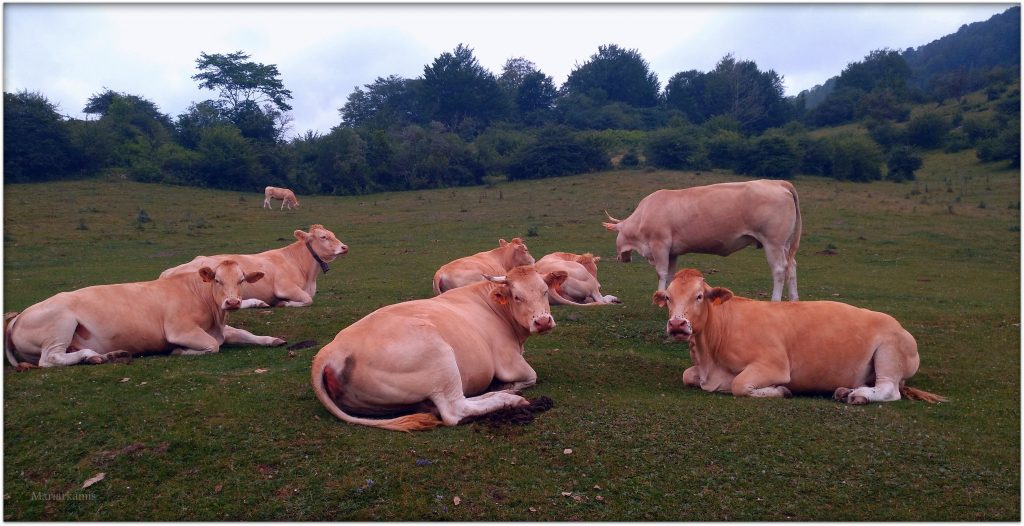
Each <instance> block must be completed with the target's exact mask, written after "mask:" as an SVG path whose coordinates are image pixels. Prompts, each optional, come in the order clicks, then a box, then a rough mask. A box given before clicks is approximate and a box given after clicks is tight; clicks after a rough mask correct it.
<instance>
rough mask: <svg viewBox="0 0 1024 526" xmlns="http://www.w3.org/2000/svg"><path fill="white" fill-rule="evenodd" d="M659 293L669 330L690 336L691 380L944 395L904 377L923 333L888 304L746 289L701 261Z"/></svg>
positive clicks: (884, 395)
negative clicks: (713, 275)
mask: <svg viewBox="0 0 1024 526" xmlns="http://www.w3.org/2000/svg"><path fill="white" fill-rule="evenodd" d="M653 299H654V303H655V304H656V305H658V306H660V307H667V308H668V314H669V319H668V323H667V324H666V327H665V331H666V333H668V335H669V336H671V337H672V338H674V339H676V340H685V341H687V342H688V343H689V345H690V359H691V360H692V361H693V367H690V368H689V369H687V370H686V371H685V372H684V373H683V383H684V384H685V385H687V386H690V387H700V388H701V389H703V390H705V391H721V392H727V393H729V392H731V393H732V394H733V395H735V396H753V397H789V396H791V395H792V393H800V392H803V393H822V392H824V393H832V394H833V397H834V398H835V399H836V400H839V401H842V402H845V403H848V404H866V403H868V402H891V401H894V400H899V399H900V395H903V396H906V397H907V398H910V399H914V400H925V401H928V402H943V401H945V400H946V399H945V398H943V397H941V396H939V395H936V394H933V393H928V392H926V391H921V390H919V389H914V388H913V387H908V386H907V385H906V383H905V381H906V379H907V378H910V377H911V376H913V375H914V373H916V372H917V368H918V365H919V364H920V356H918V354H917V342H916V341H915V340H914V337H913V336H912V335H911V334H910V333H909V332H907V331H906V329H904V328H903V327H902V326H901V325H900V323H899V322H898V321H896V320H895V319H893V317H892V316H889V315H888V314H883V313H880V312H874V311H870V310H867V309H860V308H857V307H853V306H850V305H847V304H845V303H838V302H834V301H802V302H786V303H774V302H764V301H755V300H751V299H747V298H741V297H739V296H734V295H733V293H732V291H730V290H729V289H726V288H721V287H711V286H710V285H708V284H707V283H705V282H704V277H703V276H702V275H701V273H700V272H699V271H697V270H694V269H684V270H681V271H679V272H678V273H676V275H675V278H674V279H673V280H672V283H671V285H669V287H668V289H667V290H659V291H657V292H655V293H654V298H653Z"/></svg>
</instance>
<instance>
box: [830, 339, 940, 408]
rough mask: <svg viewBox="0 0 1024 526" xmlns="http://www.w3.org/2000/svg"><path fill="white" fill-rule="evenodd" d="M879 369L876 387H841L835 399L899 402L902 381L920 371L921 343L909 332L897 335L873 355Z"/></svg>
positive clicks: (853, 401) (863, 402) (848, 401)
mask: <svg viewBox="0 0 1024 526" xmlns="http://www.w3.org/2000/svg"><path fill="white" fill-rule="evenodd" d="M871 362H872V364H871V365H872V368H873V369H874V370H875V385H874V387H868V386H866V385H865V386H860V387H856V388H853V389H849V388H846V387H840V388H838V389H836V391H835V393H834V394H833V396H832V397H833V398H835V399H836V400H839V401H840V402H844V403H847V404H854V405H860V404H866V403H869V402H895V401H896V400H899V399H900V383H901V382H902V381H903V379H904V378H906V377H908V376H911V375H913V374H914V373H915V372H917V367H918V365H919V364H920V358H918V357H917V343H916V342H914V340H913V337H912V336H910V335H909V334H906V335H905V336H904V335H899V336H896V337H895V338H894V339H892V340H890V341H887V342H884V343H882V344H881V345H879V346H878V348H877V349H875V354H874V355H873V356H872V358H871Z"/></svg>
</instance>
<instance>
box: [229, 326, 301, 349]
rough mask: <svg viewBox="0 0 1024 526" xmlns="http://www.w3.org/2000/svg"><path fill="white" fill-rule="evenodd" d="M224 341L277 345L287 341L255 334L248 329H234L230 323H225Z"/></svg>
mask: <svg viewBox="0 0 1024 526" xmlns="http://www.w3.org/2000/svg"><path fill="white" fill-rule="evenodd" d="M224 343H239V344H251V345H264V346H278V345H284V344H285V343H287V342H285V341H284V340H282V339H281V338H275V337H273V336H256V335H255V334H253V333H251V332H249V331H246V330H243V329H236V328H234V327H232V326H230V325H225V326H224Z"/></svg>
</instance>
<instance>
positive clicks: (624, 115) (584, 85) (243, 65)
mask: <svg viewBox="0 0 1024 526" xmlns="http://www.w3.org/2000/svg"><path fill="white" fill-rule="evenodd" d="M251 58H252V57H250V56H249V55H248V54H247V53H245V52H243V51H237V52H234V53H228V54H216V53H215V54H207V53H202V54H201V55H200V56H199V57H198V58H197V59H196V71H197V73H196V74H195V75H194V76H193V77H192V79H193V80H195V81H196V82H197V83H198V84H199V86H200V87H201V88H203V89H208V90H210V91H211V92H213V93H215V94H216V98H213V99H209V100H204V101H200V102H195V103H193V104H192V105H191V106H190V107H189V108H188V109H187V110H186V111H185V112H184V113H182V114H180V115H178V116H176V117H172V116H170V115H166V114H163V113H161V111H160V109H159V108H158V107H157V106H156V105H155V104H153V103H152V102H151V101H149V100H147V99H146V98H145V97H144V96H142V95H138V94H129V93H120V92H116V91H113V90H110V89H106V88H103V89H102V91H100V92H98V93H96V94H94V95H93V96H91V97H90V98H89V100H88V102H87V104H86V106H85V108H84V109H83V113H85V114H87V115H89V116H90V118H88V119H86V120H78V119H69V118H65V117H62V116H61V115H60V113H59V111H58V108H56V107H55V106H54V105H53V104H52V103H51V102H50V101H49V100H48V99H47V98H46V96H45V95H44V94H42V93H38V92H32V91H21V92H17V93H4V177H5V182H6V183H17V182H31V181H45V180H54V179H66V178H74V177H88V176H93V175H96V174H113V175H119V176H121V175H123V176H125V177H128V178H131V179H134V180H138V181H151V182H165V183H171V184H183V185H197V186H206V187H212V188H225V189H234V190H243V191H261V190H262V188H263V187H264V186H266V185H268V184H271V185H276V186H286V187H289V188H292V189H294V190H295V191H297V192H299V193H307V194H309V193H326V194H361V193H369V192H376V191H383V190H408V189H420V188H434V187H445V186H459V185H477V184H485V183H486V184H493V183H496V182H499V181H503V180H516V179H529V178H543V177H556V176H562V175H569V174H575V173H583V172H589V171H596V170H604V169H610V168H620V169H626V168H643V167H657V168H669V169H697V170H702V169H712V168H720V169H728V170H734V171H735V172H737V173H742V174H749V175H751V176H756V177H770V178H788V177H792V176H793V175H795V174H798V173H799V174H812V175H822V176H827V177H834V178H837V179H843V180H854V181H868V180H876V179H881V178H883V177H885V178H889V179H892V180H907V179H912V178H913V177H914V171H915V170H916V169H917V168H918V167H919V166H920V165H921V157H920V156H921V154H922V153H923V152H925V151H927V150H934V149H945V150H947V151H956V150H963V149H971V148H973V149H975V150H976V151H977V156H978V158H979V160H980V161H981V162H996V161H999V162H1004V163H1007V164H1008V165H1010V166H1019V165H1020V81H1019V79H1020V7H1013V8H1010V9H1008V10H1007V11H1005V12H1003V13H1001V14H999V15H996V16H994V17H992V18H991V19H989V20H988V21H985V22H978V23H974V24H970V25H965V26H963V27H961V28H960V30H959V31H957V32H956V33H955V34H952V35H948V36H946V37H944V38H942V39H939V40H936V41H935V42H932V43H930V44H927V45H924V46H921V47H919V48H917V49H907V50H904V51H902V52H901V51H898V50H891V49H880V50H876V51H873V52H871V53H870V54H868V55H867V56H866V57H864V59H863V60H861V61H858V62H853V63H850V64H848V65H847V67H846V68H845V69H844V70H843V71H842V72H841V73H840V74H839V75H837V76H836V77H833V78H832V79H829V80H828V81H827V82H826V83H824V84H823V85H822V86H817V87H815V88H814V89H812V90H808V91H805V92H803V93H800V94H799V95H797V96H796V97H785V96H784V92H783V77H782V76H781V75H780V74H779V73H778V72H775V71H772V70H767V71H766V70H762V69H761V68H760V67H759V66H758V65H757V64H756V63H754V62H753V61H749V60H743V59H741V58H737V57H734V56H732V55H727V56H725V57H722V58H721V59H720V60H719V61H718V63H717V64H716V66H715V68H714V69H713V70H711V71H706V72H702V71H696V70H689V71H680V72H678V73H676V74H675V75H673V76H672V77H671V78H669V79H667V81H666V82H665V85H664V87H663V88H662V87H661V82H660V80H659V79H658V78H657V75H656V74H654V73H653V72H652V71H651V70H650V67H649V64H648V63H647V61H646V60H644V58H643V56H642V55H641V53H640V52H639V51H638V50H635V49H624V48H622V47H620V46H618V45H615V44H608V45H604V46H600V47H599V48H598V50H597V52H596V53H595V54H593V55H592V56H590V57H589V59H588V60H587V61H585V62H583V63H582V64H578V65H577V66H576V67H575V69H574V70H573V71H572V72H571V73H570V75H569V76H568V79H567V80H566V82H565V83H564V84H563V85H562V86H555V84H554V81H553V79H552V77H550V76H548V75H546V74H545V73H544V72H542V71H540V70H538V69H537V67H536V65H535V64H534V63H533V62H531V61H530V60H528V59H526V58H524V57H514V58H510V59H508V60H507V61H506V63H505V65H504V67H503V68H502V71H501V72H499V73H498V74H495V73H493V72H490V71H488V70H487V69H485V68H483V67H482V66H481V65H480V64H479V62H478V61H477V59H476V58H475V57H474V55H473V49H472V48H471V47H469V46H467V45H462V44H460V45H459V46H457V47H456V48H455V49H454V50H452V51H450V52H444V53H441V54H440V55H439V56H438V57H436V58H435V59H434V60H433V62H432V63H430V64H427V65H425V66H424V68H423V74H422V75H421V76H419V77H416V78H412V79H407V78H402V77H399V76H395V75H392V76H388V77H386V78H384V77H380V78H377V79H376V80H375V81H374V82H372V83H370V84H366V85H365V86H363V87H361V88H356V89H355V90H354V91H353V92H352V93H351V94H349V95H348V98H347V101H346V103H345V104H344V106H343V107H341V108H338V112H339V117H340V123H339V124H338V125H337V126H335V127H334V128H333V129H331V131H330V132H329V133H326V134H320V133H316V132H312V131H307V132H305V133H303V134H301V135H299V136H292V137H288V136H287V135H288V131H289V128H290V126H289V121H290V118H289V116H288V112H289V111H290V110H291V106H289V104H288V101H289V100H291V99H292V94H291V91H290V90H288V89H286V88H285V83H284V80H283V79H281V76H280V73H279V72H278V70H277V67H276V66H275V65H268V64H262V63H259V62H255V61H252V60H251ZM979 92H980V93H983V94H984V101H983V102H982V103H980V104H979V103H978V102H976V101H975V102H972V100H971V99H969V97H968V95H969V94H971V93H979ZM981 105H983V107H982V106H981ZM922 108H924V110H923V111H922ZM982 110H984V111H982ZM851 124H852V125H853V126H847V125H851ZM825 128H830V129H832V130H833V131H835V132H834V133H820V131H821V130H822V129H825Z"/></svg>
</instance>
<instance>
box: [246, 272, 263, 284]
mask: <svg viewBox="0 0 1024 526" xmlns="http://www.w3.org/2000/svg"><path fill="white" fill-rule="evenodd" d="M261 279H263V273H262V272H253V273H252V274H246V275H245V282H246V283H256V282H257V281H259V280H261Z"/></svg>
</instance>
